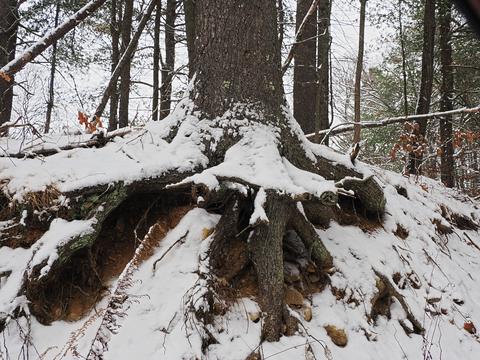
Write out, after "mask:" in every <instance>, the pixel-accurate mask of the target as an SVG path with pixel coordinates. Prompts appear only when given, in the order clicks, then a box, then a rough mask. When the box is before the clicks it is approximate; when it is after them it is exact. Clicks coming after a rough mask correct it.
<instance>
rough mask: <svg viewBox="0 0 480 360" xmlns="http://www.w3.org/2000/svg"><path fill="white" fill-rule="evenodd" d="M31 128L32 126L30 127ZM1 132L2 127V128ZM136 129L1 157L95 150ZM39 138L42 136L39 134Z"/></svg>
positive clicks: (124, 129)
mask: <svg viewBox="0 0 480 360" xmlns="http://www.w3.org/2000/svg"><path fill="white" fill-rule="evenodd" d="M28 125H29V124H25V125H24V126H28ZM30 126H31V125H30ZM11 127H18V126H11ZM0 130H1V127H0ZM133 130H134V128H130V127H128V128H122V129H118V130H115V131H111V132H109V133H107V134H106V135H104V134H103V133H98V134H94V135H93V136H92V137H91V138H90V139H89V140H87V141H82V142H78V143H70V144H67V145H63V146H59V147H56V148H40V149H37V150H30V151H29V150H28V149H25V150H24V151H22V152H18V153H8V152H7V153H5V154H0V157H10V158H16V159H23V158H33V157H36V156H50V155H55V154H57V153H59V152H60V151H64V150H73V149H80V148H93V147H97V148H98V147H103V146H105V144H107V143H108V142H109V141H111V140H112V139H114V138H115V137H122V136H125V135H127V134H130V133H131V132H132V131H133ZM39 137H41V135H40V134H39Z"/></svg>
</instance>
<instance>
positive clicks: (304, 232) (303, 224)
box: [289, 207, 333, 270]
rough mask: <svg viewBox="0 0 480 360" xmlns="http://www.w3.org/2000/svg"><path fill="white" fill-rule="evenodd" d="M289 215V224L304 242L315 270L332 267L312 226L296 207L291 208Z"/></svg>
mask: <svg viewBox="0 0 480 360" xmlns="http://www.w3.org/2000/svg"><path fill="white" fill-rule="evenodd" d="M290 214H291V216H290V219H289V224H290V225H291V226H292V227H293V228H294V229H295V231H296V232H297V234H298V235H299V236H300V238H301V239H302V241H303V242H304V244H305V247H306V248H307V249H308V250H309V253H310V256H311V258H312V260H313V261H314V262H315V265H317V268H318V269H324V270H325V269H328V268H331V267H332V266H333V258H332V255H331V254H330V252H329V251H328V250H327V248H326V247H325V245H324V244H323V242H322V240H321V239H320V237H319V236H318V234H317V232H316V230H315V228H314V227H313V225H312V224H311V223H310V222H309V221H308V220H307V219H306V218H305V216H304V215H303V214H302V213H301V212H300V211H299V210H298V208H297V207H293V208H292V209H291V211H290Z"/></svg>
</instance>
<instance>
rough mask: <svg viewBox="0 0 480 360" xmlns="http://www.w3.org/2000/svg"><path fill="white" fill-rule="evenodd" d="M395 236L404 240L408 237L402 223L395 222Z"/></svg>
mask: <svg viewBox="0 0 480 360" xmlns="http://www.w3.org/2000/svg"><path fill="white" fill-rule="evenodd" d="M393 233H394V234H395V236H397V237H399V238H400V239H402V240H405V239H406V238H407V237H408V230H407V229H405V228H404V227H403V226H402V225H400V224H397V228H396V229H395V231H394V232H393Z"/></svg>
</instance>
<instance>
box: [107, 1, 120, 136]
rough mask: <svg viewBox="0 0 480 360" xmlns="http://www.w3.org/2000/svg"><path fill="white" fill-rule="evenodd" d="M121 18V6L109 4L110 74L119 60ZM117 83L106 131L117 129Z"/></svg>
mask: <svg viewBox="0 0 480 360" xmlns="http://www.w3.org/2000/svg"><path fill="white" fill-rule="evenodd" d="M121 18H122V5H121V3H119V2H118V1H117V0H111V2H110V36H111V40H112V52H111V73H112V74H113V72H114V71H115V68H116V67H117V65H118V61H119V60H120V23H121V21H120V20H121ZM118 100H119V94H118V83H117V82H115V84H114V88H113V90H112V96H111V97H110V115H109V118H108V130H109V131H112V130H115V129H116V128H117V127H118Z"/></svg>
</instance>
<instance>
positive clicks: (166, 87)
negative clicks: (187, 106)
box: [160, 0, 177, 119]
mask: <svg viewBox="0 0 480 360" xmlns="http://www.w3.org/2000/svg"><path fill="white" fill-rule="evenodd" d="M176 18H177V2H176V0H167V8H166V9H165V63H164V64H162V87H161V89H160V93H161V99H160V119H164V118H165V117H166V116H167V115H168V114H170V107H171V102H172V80H173V72H174V71H175V19H176Z"/></svg>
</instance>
